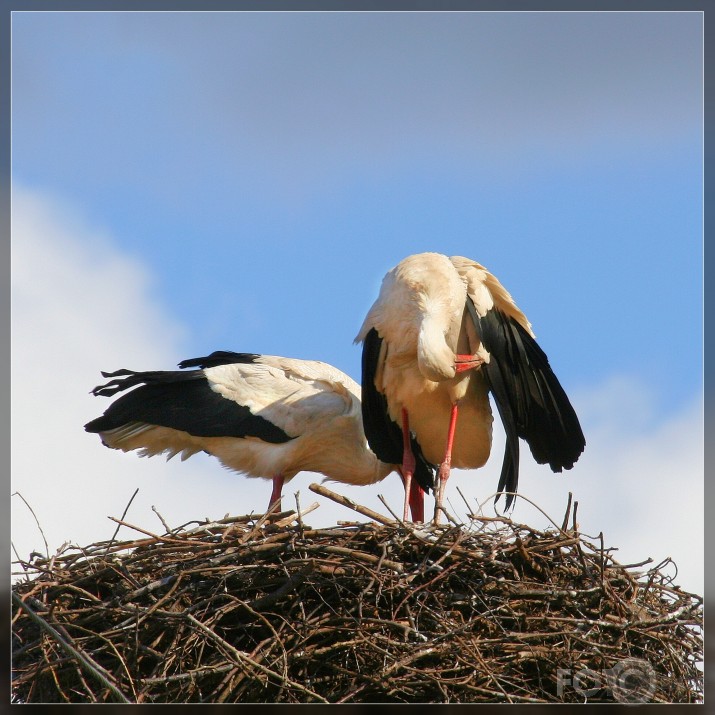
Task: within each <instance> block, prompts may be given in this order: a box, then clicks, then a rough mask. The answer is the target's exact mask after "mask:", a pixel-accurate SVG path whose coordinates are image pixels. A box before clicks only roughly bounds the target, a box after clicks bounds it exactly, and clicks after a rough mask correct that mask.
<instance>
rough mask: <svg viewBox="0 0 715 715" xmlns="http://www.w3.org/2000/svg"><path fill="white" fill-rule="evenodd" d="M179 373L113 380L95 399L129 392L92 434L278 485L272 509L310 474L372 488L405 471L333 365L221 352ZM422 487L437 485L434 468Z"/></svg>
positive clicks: (120, 375)
mask: <svg viewBox="0 0 715 715" xmlns="http://www.w3.org/2000/svg"><path fill="white" fill-rule="evenodd" d="M179 367H180V368H182V369H181V370H172V371H154V372H135V371H133V370H118V371H116V372H112V373H104V372H103V373H102V375H103V376H104V377H111V378H114V379H112V380H111V381H110V382H108V383H106V384H105V385H101V386H98V387H95V388H94V390H92V392H93V394H95V395H104V396H112V395H115V394H117V393H119V392H122V393H124V394H122V395H121V396H120V397H119V398H118V399H116V400H115V401H114V402H113V403H112V404H111V405H110V406H109V408H108V409H107V410H106V411H105V413H104V414H103V415H102V416H101V417H98V418H97V419H95V420H92V421H91V422H89V423H87V424H86V425H85V429H86V430H87V431H88V432H93V433H98V434H99V435H100V437H101V439H102V442H103V443H104V444H105V445H107V446H108V447H111V448H113V449H121V450H123V451H125V452H128V451H132V450H139V453H140V454H141V455H142V456H153V455H156V454H161V453H165V454H166V455H167V458H171V457H173V456H175V455H177V454H180V455H181V459H182V460H184V459H187V458H188V457H190V456H191V455H193V454H196V453H197V452H201V451H204V452H207V453H209V454H211V455H213V456H215V457H216V458H217V459H218V460H219V461H220V462H221V464H223V465H224V466H225V467H227V468H229V469H232V470H234V471H237V472H240V473H243V474H246V475H248V476H250V477H264V478H269V479H272V481H273V492H272V494H271V499H270V502H269V508H270V507H271V506H273V505H274V503H275V502H277V501H278V502H279V501H280V497H281V491H282V487H283V484H284V482H287V481H288V480H290V479H291V478H292V477H294V476H295V475H296V474H297V473H298V472H300V471H310V472H319V473H321V474H323V475H325V476H326V477H327V478H328V479H331V480H334V481H338V482H343V483H345V484H357V485H362V484H372V483H375V482H378V481H380V480H382V479H384V478H385V477H386V476H387V475H388V474H389V473H390V472H391V471H393V470H395V469H397V471H398V472H399V471H400V469H401V465H400V464H399V463H397V464H387V463H385V462H382V461H380V460H378V459H377V457H376V456H375V454H374V453H373V452H372V451H371V450H370V449H369V447H368V444H367V440H366V438H365V433H364V431H363V426H362V417H361V406H360V386H359V385H358V384H357V383H356V382H355V381H354V380H353V379H352V378H350V377H349V376H348V375H346V374H345V373H343V372H341V371H340V370H338V369H337V368H335V367H333V366H332V365H328V364H327V363H324V362H319V361H315V360H297V359H292V358H284V357H276V356H270V355H256V354H251V353H234V352H227V351H217V352H214V353H212V354H211V355H209V356H207V357H201V358H195V359H191V360H184V361H183V362H181V363H180V364H179ZM185 368H197V369H194V370H185ZM131 388H134V389H131ZM127 390H129V392H126V391H127ZM417 479H418V481H420V482H422V483H423V485H424V487H425V488H428V487H429V486H431V479H432V475H431V473H430V472H429V471H428V470H427V469H426V467H423V468H421V469H420V470H419V473H418V475H417ZM278 508H280V507H278Z"/></svg>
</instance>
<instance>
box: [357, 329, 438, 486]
mask: <svg viewBox="0 0 715 715" xmlns="http://www.w3.org/2000/svg"><path fill="white" fill-rule="evenodd" d="M381 345H382V338H381V337H380V335H379V334H378V332H377V330H376V329H375V328H371V330H370V331H369V332H368V334H367V335H366V336H365V340H364V341H363V348H362V423H363V428H364V430H365V436H366V437H367V442H368V444H369V445H370V449H372V451H373V452H374V453H375V455H376V456H377V458H378V459H380V460H382V461H383V462H385V463H386V464H402V452H403V444H402V428H401V427H400V426H399V425H398V424H397V423H396V422H394V421H393V420H392V419H391V418H390V415H389V412H388V409H387V399H386V398H385V395H383V394H382V393H381V392H379V391H378V390H377V388H376V387H375V373H376V371H377V363H378V358H379V355H380V347H381ZM410 440H411V442H410V444H411V447H412V453H413V454H414V456H415V474H414V478H415V480H416V481H417V483H418V484H419V485H420V486H421V487H422V489H424V490H425V491H426V492H429V490H430V489H432V487H433V486H434V470H435V466H434V465H433V464H430V463H429V462H428V461H427V460H426V459H425V457H424V455H423V454H422V448H421V447H420V445H419V443H418V442H417V440H416V439H415V437H414V435H411V436H410Z"/></svg>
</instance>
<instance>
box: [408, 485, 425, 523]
mask: <svg viewBox="0 0 715 715" xmlns="http://www.w3.org/2000/svg"><path fill="white" fill-rule="evenodd" d="M410 512H412V521H413V522H415V524H417V523H421V522H423V521H424V520H425V493H424V490H423V489H422V487H421V486H420V485H419V484H418V483H417V482H415V481H414V480H413V482H412V485H411V488H410Z"/></svg>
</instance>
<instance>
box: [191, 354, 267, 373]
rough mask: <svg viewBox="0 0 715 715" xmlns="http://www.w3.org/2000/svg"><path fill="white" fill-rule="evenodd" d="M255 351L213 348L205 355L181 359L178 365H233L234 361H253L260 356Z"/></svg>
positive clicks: (205, 366) (204, 366)
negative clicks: (243, 351)
mask: <svg viewBox="0 0 715 715" xmlns="http://www.w3.org/2000/svg"><path fill="white" fill-rule="evenodd" d="M260 357H261V356H260V355H256V353H235V352H232V351H231V350H214V352H212V353H211V354H210V355H207V356H206V357H198V358H190V359H188V360H182V361H181V362H180V363H179V367H180V368H181V369H182V370H183V369H184V368H187V367H200V368H207V367H217V366H218V365H233V364H234V363H237V362H239V363H254V362H256V361H257V360H258V358H260Z"/></svg>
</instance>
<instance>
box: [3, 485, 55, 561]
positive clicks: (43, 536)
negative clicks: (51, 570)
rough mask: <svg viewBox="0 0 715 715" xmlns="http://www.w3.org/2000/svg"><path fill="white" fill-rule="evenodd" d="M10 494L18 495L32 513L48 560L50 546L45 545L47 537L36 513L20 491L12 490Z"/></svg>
mask: <svg viewBox="0 0 715 715" xmlns="http://www.w3.org/2000/svg"><path fill="white" fill-rule="evenodd" d="M10 496H13V497H14V496H18V497H20V499H22V501H24V502H25V506H26V507H27V508H28V509H29V510H30V514H32V516H33V518H34V519H35V524H37V528H38V529H39V530H40V535H41V536H42V540H43V541H44V542H45V556H46V557H47V560H48V561H49V560H50V547H49V546H48V545H47V539H46V538H45V532H44V531H42V527H41V526H40V521H39V519H38V518H37V515H36V514H35V512H34V511H33V509H32V507H31V506H30V504H29V503H28V501H27V499H25V497H24V496H22V494H20V492H13V493H12V494H11V495H10Z"/></svg>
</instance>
